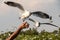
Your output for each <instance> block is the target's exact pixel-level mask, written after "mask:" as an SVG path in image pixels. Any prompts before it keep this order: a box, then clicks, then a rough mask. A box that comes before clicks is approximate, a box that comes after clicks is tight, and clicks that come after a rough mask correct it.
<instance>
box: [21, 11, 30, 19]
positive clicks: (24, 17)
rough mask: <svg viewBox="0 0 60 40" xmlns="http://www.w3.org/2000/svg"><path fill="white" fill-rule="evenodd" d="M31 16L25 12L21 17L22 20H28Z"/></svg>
mask: <svg viewBox="0 0 60 40" xmlns="http://www.w3.org/2000/svg"><path fill="white" fill-rule="evenodd" d="M29 16H30V12H29V11H27V10H25V11H24V12H23V13H22V15H21V19H26V18H28V17H29Z"/></svg>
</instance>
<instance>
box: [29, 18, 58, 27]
mask: <svg viewBox="0 0 60 40" xmlns="http://www.w3.org/2000/svg"><path fill="white" fill-rule="evenodd" d="M29 20H30V21H32V22H34V23H35V26H38V27H40V25H44V24H45V25H51V26H54V27H58V26H57V25H54V24H51V23H40V22H37V21H35V20H33V19H31V18H29Z"/></svg>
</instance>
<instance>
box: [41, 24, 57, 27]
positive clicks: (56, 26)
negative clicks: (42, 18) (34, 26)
mask: <svg viewBox="0 0 60 40" xmlns="http://www.w3.org/2000/svg"><path fill="white" fill-rule="evenodd" d="M40 24H46V25H52V26H55V27H58V26H56V25H54V24H51V23H40Z"/></svg>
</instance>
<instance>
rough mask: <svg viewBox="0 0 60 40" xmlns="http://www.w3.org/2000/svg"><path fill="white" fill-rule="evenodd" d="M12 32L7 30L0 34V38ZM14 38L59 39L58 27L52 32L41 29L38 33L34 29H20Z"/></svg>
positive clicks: (20, 39)
mask: <svg viewBox="0 0 60 40" xmlns="http://www.w3.org/2000/svg"><path fill="white" fill-rule="evenodd" d="M10 34H12V32H7V33H4V34H1V35H0V40H5V39H6V38H7V37H8V36H9V35H10ZM15 40H60V28H59V30H55V31H53V32H46V31H45V30H43V31H42V32H41V33H38V32H37V31H36V30H35V29H33V30H31V29H30V30H27V31H21V32H20V33H19V35H18V36H17V37H16V38H15Z"/></svg>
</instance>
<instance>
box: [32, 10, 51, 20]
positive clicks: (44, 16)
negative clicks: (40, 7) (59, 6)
mask: <svg viewBox="0 0 60 40" xmlns="http://www.w3.org/2000/svg"><path fill="white" fill-rule="evenodd" d="M32 15H34V16H37V17H40V18H44V19H49V18H50V16H49V15H48V14H46V13H43V12H41V11H36V12H32Z"/></svg>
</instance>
